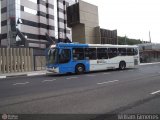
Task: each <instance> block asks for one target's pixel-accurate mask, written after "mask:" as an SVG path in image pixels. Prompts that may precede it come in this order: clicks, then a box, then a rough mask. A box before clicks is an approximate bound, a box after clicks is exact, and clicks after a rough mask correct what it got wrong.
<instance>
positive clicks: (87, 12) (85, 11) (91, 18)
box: [72, 0, 99, 44]
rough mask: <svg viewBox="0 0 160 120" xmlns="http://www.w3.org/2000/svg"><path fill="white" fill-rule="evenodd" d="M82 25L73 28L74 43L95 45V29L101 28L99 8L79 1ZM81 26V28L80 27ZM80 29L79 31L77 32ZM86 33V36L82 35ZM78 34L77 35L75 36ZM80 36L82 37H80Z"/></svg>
mask: <svg viewBox="0 0 160 120" xmlns="http://www.w3.org/2000/svg"><path fill="white" fill-rule="evenodd" d="M79 12H80V24H83V25H79V24H78V25H76V26H73V28H72V33H73V35H72V36H73V38H72V39H73V42H79V43H90V44H95V43H97V41H96V34H95V27H97V26H99V20H98V7H97V6H95V5H92V4H89V3H86V2H84V1H81V0H79ZM78 26H79V27H78ZM77 29H78V30H77ZM82 32H84V34H82ZM74 34H76V35H74ZM78 34H79V36H80V37H78Z"/></svg>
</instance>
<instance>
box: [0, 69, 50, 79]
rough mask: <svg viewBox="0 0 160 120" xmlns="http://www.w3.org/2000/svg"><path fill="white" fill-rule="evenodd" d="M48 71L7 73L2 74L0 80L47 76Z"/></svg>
mask: <svg viewBox="0 0 160 120" xmlns="http://www.w3.org/2000/svg"><path fill="white" fill-rule="evenodd" d="M46 74H47V71H46V70H42V71H30V72H16V73H5V74H0V79H2V78H8V77H16V76H37V75H46Z"/></svg>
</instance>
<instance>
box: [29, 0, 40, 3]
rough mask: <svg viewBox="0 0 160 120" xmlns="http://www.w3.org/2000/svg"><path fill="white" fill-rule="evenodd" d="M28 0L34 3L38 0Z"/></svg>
mask: <svg viewBox="0 0 160 120" xmlns="http://www.w3.org/2000/svg"><path fill="white" fill-rule="evenodd" d="M29 1H31V2H34V3H37V1H38V0H29Z"/></svg>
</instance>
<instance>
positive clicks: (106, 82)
mask: <svg viewBox="0 0 160 120" xmlns="http://www.w3.org/2000/svg"><path fill="white" fill-rule="evenodd" d="M118 81H119V80H112V81H107V82H102V83H97V84H98V85H102V84H107V83H113V82H118Z"/></svg>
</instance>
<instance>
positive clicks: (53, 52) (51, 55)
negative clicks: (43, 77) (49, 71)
mask: <svg viewBox="0 0 160 120" xmlns="http://www.w3.org/2000/svg"><path fill="white" fill-rule="evenodd" d="M57 56H58V49H56V48H52V49H50V50H49V51H48V64H56V63H58V60H57V58H58V57H57Z"/></svg>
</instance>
